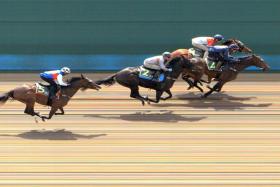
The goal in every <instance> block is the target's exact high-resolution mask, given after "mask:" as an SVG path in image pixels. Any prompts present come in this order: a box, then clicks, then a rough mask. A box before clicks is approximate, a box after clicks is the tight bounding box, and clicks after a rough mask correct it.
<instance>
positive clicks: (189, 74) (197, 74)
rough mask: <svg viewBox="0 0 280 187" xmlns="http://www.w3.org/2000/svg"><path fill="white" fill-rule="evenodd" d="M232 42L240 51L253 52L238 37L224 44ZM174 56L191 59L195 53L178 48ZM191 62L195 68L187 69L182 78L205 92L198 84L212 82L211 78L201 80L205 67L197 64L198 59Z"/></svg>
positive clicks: (191, 86)
mask: <svg viewBox="0 0 280 187" xmlns="http://www.w3.org/2000/svg"><path fill="white" fill-rule="evenodd" d="M231 44H236V45H238V47H239V52H244V53H252V50H251V49H250V48H248V47H247V46H245V45H244V44H243V43H242V42H241V41H239V40H237V39H228V40H226V41H225V42H224V43H222V45H227V46H229V45H231ZM171 55H172V57H178V56H182V57H183V58H187V59H191V58H193V57H194V56H193V54H191V53H190V52H189V50H188V49H177V50H175V51H173V52H172V53H171ZM191 63H193V69H185V71H184V72H183V73H182V79H183V80H184V81H186V82H187V83H188V84H189V88H188V89H191V88H193V87H196V88H197V89H199V90H200V91H201V92H203V89H202V88H201V87H200V86H199V85H198V83H200V85H202V83H201V81H202V82H206V83H210V82H211V79H209V78H208V82H207V81H204V80H201V78H202V76H203V74H204V68H201V67H199V66H197V60H195V59H193V60H191ZM190 78H192V79H193V80H194V81H192V80H191V79H190Z"/></svg>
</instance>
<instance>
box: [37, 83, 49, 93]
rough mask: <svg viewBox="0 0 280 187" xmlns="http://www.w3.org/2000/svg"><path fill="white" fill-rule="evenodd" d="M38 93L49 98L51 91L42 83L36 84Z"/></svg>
mask: <svg viewBox="0 0 280 187" xmlns="http://www.w3.org/2000/svg"><path fill="white" fill-rule="evenodd" d="M36 93H40V94H43V95H45V96H49V94H50V90H49V87H48V86H45V85H42V84H40V83H36Z"/></svg>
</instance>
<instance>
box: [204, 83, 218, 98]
mask: <svg viewBox="0 0 280 187" xmlns="http://www.w3.org/2000/svg"><path fill="white" fill-rule="evenodd" d="M220 85H221V83H220V82H217V83H216V84H215V85H214V87H213V88H211V87H210V86H207V87H208V88H209V89H210V90H209V91H208V92H207V93H205V94H204V95H203V96H202V98H206V97H208V96H209V95H210V94H212V93H213V92H214V91H217V89H219V87H220Z"/></svg>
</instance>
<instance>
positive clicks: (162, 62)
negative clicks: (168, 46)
mask: <svg viewBox="0 0 280 187" xmlns="http://www.w3.org/2000/svg"><path fill="white" fill-rule="evenodd" d="M159 66H160V69H162V70H163V71H169V69H168V68H166V67H165V65H164V61H163V60H159Z"/></svg>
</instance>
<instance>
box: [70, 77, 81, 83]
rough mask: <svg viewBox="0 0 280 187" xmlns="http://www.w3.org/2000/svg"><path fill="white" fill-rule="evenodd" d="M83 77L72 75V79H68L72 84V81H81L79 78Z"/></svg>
mask: <svg viewBox="0 0 280 187" xmlns="http://www.w3.org/2000/svg"><path fill="white" fill-rule="evenodd" d="M81 79H82V78H81V77H72V78H71V79H70V80H68V82H69V83H70V84H72V83H74V82H76V81H79V80H81Z"/></svg>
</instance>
